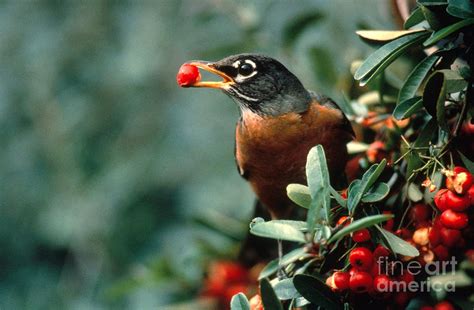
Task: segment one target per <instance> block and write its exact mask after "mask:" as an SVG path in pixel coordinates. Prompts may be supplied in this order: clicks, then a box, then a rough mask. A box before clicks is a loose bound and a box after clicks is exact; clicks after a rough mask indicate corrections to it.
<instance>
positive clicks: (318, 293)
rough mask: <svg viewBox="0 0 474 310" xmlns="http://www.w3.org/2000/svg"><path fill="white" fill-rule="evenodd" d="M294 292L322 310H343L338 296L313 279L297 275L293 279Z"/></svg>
mask: <svg viewBox="0 0 474 310" xmlns="http://www.w3.org/2000/svg"><path fill="white" fill-rule="evenodd" d="M293 284H294V285H295V288H296V290H297V291H298V292H299V293H300V294H301V295H302V296H303V297H304V298H306V299H307V300H309V301H310V302H311V303H312V304H314V305H316V306H320V307H323V308H324V309H328V310H329V309H330V310H337V309H343V306H342V304H341V302H340V300H339V298H338V296H337V295H336V294H335V293H334V292H332V291H331V290H330V289H329V287H328V286H327V285H326V284H324V283H323V282H321V281H320V280H318V279H317V278H315V277H312V276H308V275H304V274H297V275H295V276H294V278H293Z"/></svg>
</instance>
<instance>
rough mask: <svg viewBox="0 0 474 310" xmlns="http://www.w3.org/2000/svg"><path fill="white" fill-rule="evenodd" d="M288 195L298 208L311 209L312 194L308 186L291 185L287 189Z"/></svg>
mask: <svg viewBox="0 0 474 310" xmlns="http://www.w3.org/2000/svg"><path fill="white" fill-rule="evenodd" d="M286 194H287V195H288V197H289V198H290V199H291V201H293V202H294V203H296V204H297V205H298V206H300V207H303V208H305V209H309V206H310V204H311V193H310V192H309V188H308V186H305V185H302V184H289V185H288V186H287V187H286Z"/></svg>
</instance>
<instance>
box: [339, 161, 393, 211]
mask: <svg viewBox="0 0 474 310" xmlns="http://www.w3.org/2000/svg"><path fill="white" fill-rule="evenodd" d="M386 165H387V161H386V160H385V159H383V160H382V161H381V162H380V163H378V164H374V165H372V166H371V167H370V168H369V169H367V171H366V172H365V173H364V175H363V176H362V180H361V181H360V183H359V184H355V185H353V188H351V186H352V184H351V186H349V194H348V199H347V208H348V209H349V212H351V213H353V212H354V209H355V208H356V207H357V205H358V204H359V202H360V200H361V199H362V196H363V195H364V194H365V193H366V192H367V191H368V190H369V188H370V187H371V186H372V185H373V184H374V183H375V181H377V179H378V178H379V176H380V174H382V171H383V170H384V169H385V166H386ZM353 183H354V182H353Z"/></svg>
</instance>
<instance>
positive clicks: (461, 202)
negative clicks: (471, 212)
mask: <svg viewBox="0 0 474 310" xmlns="http://www.w3.org/2000/svg"><path fill="white" fill-rule="evenodd" d="M434 202H435V204H436V206H437V207H438V209H440V210H441V211H445V210H447V209H452V210H454V211H458V212H459V211H464V210H466V209H467V208H469V206H470V204H471V201H470V199H469V196H468V195H463V196H459V195H456V193H454V192H452V191H450V190H447V189H442V190H440V191H438V192H437V193H436V195H435V198H434Z"/></svg>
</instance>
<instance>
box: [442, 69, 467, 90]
mask: <svg viewBox="0 0 474 310" xmlns="http://www.w3.org/2000/svg"><path fill="white" fill-rule="evenodd" d="M438 72H441V73H443V74H444V79H445V80H446V92H447V93H457V92H460V91H461V90H464V89H465V88H466V87H467V81H466V80H465V79H464V78H463V77H462V76H461V75H460V74H459V73H457V72H456V71H454V70H449V69H443V70H438Z"/></svg>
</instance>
